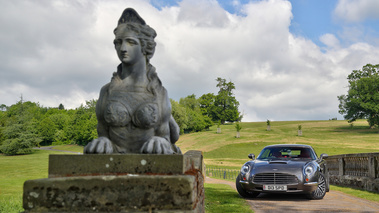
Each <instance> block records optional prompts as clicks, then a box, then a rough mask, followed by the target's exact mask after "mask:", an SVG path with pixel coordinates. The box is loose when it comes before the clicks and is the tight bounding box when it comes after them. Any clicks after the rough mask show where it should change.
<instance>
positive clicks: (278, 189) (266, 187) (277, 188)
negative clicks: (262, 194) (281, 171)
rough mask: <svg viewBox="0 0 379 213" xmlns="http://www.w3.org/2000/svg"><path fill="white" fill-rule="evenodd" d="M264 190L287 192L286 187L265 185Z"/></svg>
mask: <svg viewBox="0 0 379 213" xmlns="http://www.w3.org/2000/svg"><path fill="white" fill-rule="evenodd" d="M263 190H267V191H287V186H286V185H263Z"/></svg>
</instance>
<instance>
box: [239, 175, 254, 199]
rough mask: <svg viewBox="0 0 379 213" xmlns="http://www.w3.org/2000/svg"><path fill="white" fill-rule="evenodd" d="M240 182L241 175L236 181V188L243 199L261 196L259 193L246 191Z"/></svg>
mask: <svg viewBox="0 0 379 213" xmlns="http://www.w3.org/2000/svg"><path fill="white" fill-rule="evenodd" d="M240 180H241V177H240V175H238V176H237V179H236V188H237V192H238V194H239V195H240V196H241V197H243V198H255V197H257V196H258V195H259V192H249V191H246V190H245V189H244V188H243V187H242V186H241V183H240Z"/></svg>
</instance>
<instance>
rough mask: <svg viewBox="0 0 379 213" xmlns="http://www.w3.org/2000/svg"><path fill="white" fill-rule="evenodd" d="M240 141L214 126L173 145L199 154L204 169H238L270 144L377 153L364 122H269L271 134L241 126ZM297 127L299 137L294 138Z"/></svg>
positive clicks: (231, 129)
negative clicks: (202, 157)
mask: <svg viewBox="0 0 379 213" xmlns="http://www.w3.org/2000/svg"><path fill="white" fill-rule="evenodd" d="M241 125H242V130H241V131H240V135H241V137H240V138H236V137H235V136H236V130H235V126H234V125H232V124H229V125H228V124H227V125H222V126H221V133H220V134H217V133H216V126H213V127H211V128H210V130H209V131H205V132H198V133H192V134H186V135H183V136H181V138H180V139H179V141H178V142H177V145H178V146H179V147H180V148H181V149H182V151H183V152H186V151H188V150H201V151H203V154H204V159H205V163H206V165H212V166H220V167H225V168H234V169H239V168H240V167H241V165H242V164H243V163H244V162H246V161H247V160H248V158H247V155H248V154H250V153H254V154H255V155H258V154H259V152H260V150H261V149H262V148H263V147H265V146H267V145H270V144H307V145H311V146H313V148H314V149H315V150H316V152H317V154H318V155H320V154H321V153H327V154H328V155H338V154H349V153H367V152H379V129H369V126H368V124H367V122H366V121H365V120H359V121H357V122H354V124H353V127H351V125H350V124H349V123H347V122H346V121H336V120H333V121H278V122H275V121H272V122H271V130H270V131H267V130H266V127H267V126H266V122H252V123H242V124H241ZM298 125H301V126H302V133H303V134H302V136H297V130H298Z"/></svg>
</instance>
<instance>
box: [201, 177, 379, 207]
mask: <svg viewBox="0 0 379 213" xmlns="http://www.w3.org/2000/svg"><path fill="white" fill-rule="evenodd" d="M205 182H206V183H215V184H227V185H230V186H231V187H232V188H233V189H236V187H235V183H234V182H231V181H224V180H219V179H213V178H209V177H207V178H206V179H205ZM236 193H237V191H236ZM246 201H247V202H248V203H249V204H250V206H251V208H252V209H253V210H254V212H256V213H266V212H268V213H269V212H367V213H369V212H370V213H371V212H379V203H376V202H372V201H368V200H364V199H360V198H356V197H353V196H350V195H347V194H344V193H342V192H339V191H330V192H328V193H326V195H325V197H324V199H322V200H308V199H306V198H304V196H302V195H283V194H281V195H280V194H260V195H259V196H258V197H257V198H254V199H246Z"/></svg>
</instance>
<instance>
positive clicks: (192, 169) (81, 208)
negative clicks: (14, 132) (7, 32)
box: [23, 151, 204, 212]
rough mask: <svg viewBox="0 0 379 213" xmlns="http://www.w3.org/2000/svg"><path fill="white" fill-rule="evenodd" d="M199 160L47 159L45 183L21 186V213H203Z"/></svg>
mask: <svg viewBox="0 0 379 213" xmlns="http://www.w3.org/2000/svg"><path fill="white" fill-rule="evenodd" d="M203 167H204V166H203V157H202V153H201V152H200V151H189V152H187V153H186V154H184V155H149V154H131V155H118V154H114V155H51V156H50V160H49V178H46V179H37V180H28V181H26V182H25V183H24V194H23V207H24V209H25V212H89V211H93V212H204V177H203Z"/></svg>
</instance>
